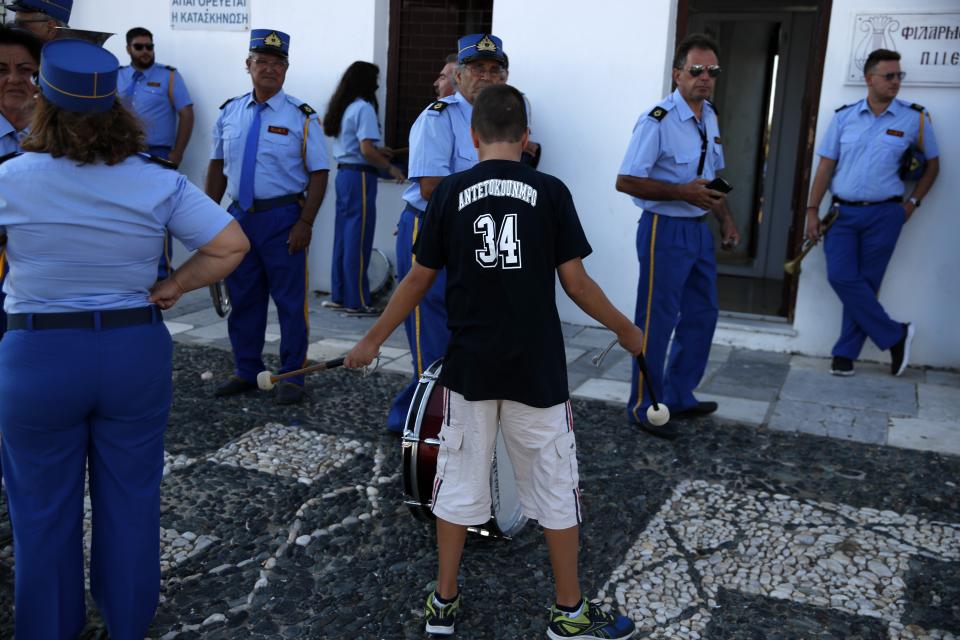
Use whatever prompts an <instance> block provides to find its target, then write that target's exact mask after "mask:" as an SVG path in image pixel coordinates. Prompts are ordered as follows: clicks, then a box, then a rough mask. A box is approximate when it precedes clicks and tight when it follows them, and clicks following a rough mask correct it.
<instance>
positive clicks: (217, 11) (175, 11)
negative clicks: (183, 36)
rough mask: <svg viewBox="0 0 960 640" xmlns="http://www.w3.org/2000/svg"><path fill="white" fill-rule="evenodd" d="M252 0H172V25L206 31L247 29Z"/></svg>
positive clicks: (176, 27)
mask: <svg viewBox="0 0 960 640" xmlns="http://www.w3.org/2000/svg"><path fill="white" fill-rule="evenodd" d="M250 2H251V0H170V27H171V28H173V29H194V30H204V31H247V30H249V29H250Z"/></svg>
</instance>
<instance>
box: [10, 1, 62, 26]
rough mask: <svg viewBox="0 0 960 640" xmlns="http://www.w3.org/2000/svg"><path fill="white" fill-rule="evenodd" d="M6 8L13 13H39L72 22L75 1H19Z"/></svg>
mask: <svg viewBox="0 0 960 640" xmlns="http://www.w3.org/2000/svg"><path fill="white" fill-rule="evenodd" d="M4 6H5V7H6V8H7V9H10V10H11V11H27V12H29V11H39V12H40V13H45V14H47V15H48V16H50V17H51V18H54V19H56V20H60V21H61V22H70V11H71V10H72V9H73V0H17V1H16V2H14V3H11V4H7V5H4Z"/></svg>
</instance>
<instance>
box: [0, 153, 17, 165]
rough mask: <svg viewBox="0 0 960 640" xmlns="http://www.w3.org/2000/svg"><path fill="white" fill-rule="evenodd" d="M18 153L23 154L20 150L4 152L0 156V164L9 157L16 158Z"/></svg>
mask: <svg viewBox="0 0 960 640" xmlns="http://www.w3.org/2000/svg"><path fill="white" fill-rule="evenodd" d="M20 155H23V152H21V151H11V152H10V153H8V154H6V155H2V156H0V164H3V163H4V162H6V161H7V160H9V159H11V158H16V157H17V156H20Z"/></svg>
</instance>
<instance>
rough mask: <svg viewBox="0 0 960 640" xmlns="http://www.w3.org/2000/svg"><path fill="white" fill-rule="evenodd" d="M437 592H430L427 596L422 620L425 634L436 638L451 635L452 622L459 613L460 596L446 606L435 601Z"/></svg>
mask: <svg viewBox="0 0 960 640" xmlns="http://www.w3.org/2000/svg"><path fill="white" fill-rule="evenodd" d="M436 595H437V592H436V591H432V592H430V595H428V596H427V603H426V604H425V605H424V607H423V620H424V622H425V623H426V632H427V633H432V634H434V635H438V636H452V635H453V621H454V620H455V619H456V617H457V613H459V611H460V594H459V593H457V598H456V600H454V601H453V602H450V603H448V604H440V602H439V601H438V600H437V599H436V597H435V596H436Z"/></svg>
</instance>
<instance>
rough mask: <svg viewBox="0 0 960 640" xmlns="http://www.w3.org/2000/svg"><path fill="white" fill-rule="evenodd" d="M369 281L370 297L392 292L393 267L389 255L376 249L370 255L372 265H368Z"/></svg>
mask: <svg viewBox="0 0 960 640" xmlns="http://www.w3.org/2000/svg"><path fill="white" fill-rule="evenodd" d="M367 281H368V282H369V283H370V295H371V296H378V295H382V294H384V293H386V292H387V291H389V290H390V285H392V284H393V266H392V265H391V264H390V259H389V258H387V254H385V253H384V252H383V251H380V249H374V250H373V252H371V254H370V264H369V265H367Z"/></svg>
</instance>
